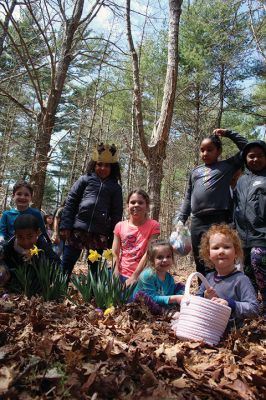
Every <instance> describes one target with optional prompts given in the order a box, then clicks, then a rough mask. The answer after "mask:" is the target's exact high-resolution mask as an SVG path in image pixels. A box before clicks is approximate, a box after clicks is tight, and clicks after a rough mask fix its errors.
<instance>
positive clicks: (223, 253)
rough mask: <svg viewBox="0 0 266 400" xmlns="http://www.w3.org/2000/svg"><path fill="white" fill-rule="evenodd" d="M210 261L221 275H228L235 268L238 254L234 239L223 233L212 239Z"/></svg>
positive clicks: (213, 236)
mask: <svg viewBox="0 0 266 400" xmlns="http://www.w3.org/2000/svg"><path fill="white" fill-rule="evenodd" d="M209 244H210V256H209V257H210V261H211V262H212V263H213V264H214V267H215V269H216V271H217V272H218V274H219V275H228V274H230V272H232V271H233V270H234V268H235V258H236V252H235V247H234V244H233V242H232V239H231V238H230V237H228V236H225V235H223V234H222V233H215V234H214V235H212V236H211V237H210V243H209Z"/></svg>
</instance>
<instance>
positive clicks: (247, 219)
mask: <svg viewBox="0 0 266 400" xmlns="http://www.w3.org/2000/svg"><path fill="white" fill-rule="evenodd" d="M253 146H259V147H261V148H262V149H263V151H264V153H265V155H266V143H265V142H264V141H262V140H256V141H253V142H249V143H248V144H247V145H246V146H245V147H244V149H243V153H242V157H243V160H244V161H245V163H246V155H247V152H248V150H249V149H250V148H251V147H253ZM234 203H235V210H234V220H235V225H236V229H237V231H238V233H239V235H240V237H241V239H242V241H243V246H244V247H245V248H251V247H266V168H263V169H262V170H261V171H256V173H255V172H252V171H250V170H248V171H247V173H246V174H245V175H243V176H241V177H240V178H239V180H238V182H237V185H236V188H235V193H234Z"/></svg>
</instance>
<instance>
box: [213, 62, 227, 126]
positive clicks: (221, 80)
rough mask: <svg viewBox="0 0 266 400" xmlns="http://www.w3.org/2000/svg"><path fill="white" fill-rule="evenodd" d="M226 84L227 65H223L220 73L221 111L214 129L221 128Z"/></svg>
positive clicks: (219, 110)
mask: <svg viewBox="0 0 266 400" xmlns="http://www.w3.org/2000/svg"><path fill="white" fill-rule="evenodd" d="M224 84H225V65H224V64H222V65H221V71H220V82H219V109H218V115H217V118H216V125H215V127H214V129H215V128H220V127H221V121H222V116H223V112H224Z"/></svg>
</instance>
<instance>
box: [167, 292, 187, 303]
mask: <svg viewBox="0 0 266 400" xmlns="http://www.w3.org/2000/svg"><path fill="white" fill-rule="evenodd" d="M183 297H184V296H183V295H180V294H174V295H173V296H170V298H169V304H180V303H181V300H182V298H183Z"/></svg>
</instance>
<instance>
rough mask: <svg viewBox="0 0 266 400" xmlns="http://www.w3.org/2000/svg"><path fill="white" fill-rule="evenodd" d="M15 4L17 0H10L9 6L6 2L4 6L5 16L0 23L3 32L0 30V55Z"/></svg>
mask: <svg viewBox="0 0 266 400" xmlns="http://www.w3.org/2000/svg"><path fill="white" fill-rule="evenodd" d="M16 4H17V0H12V2H11V5H10V7H8V3H7V6H6V7H7V10H6V11H7V12H6V16H5V19H4V22H3V23H1V25H2V29H3V32H2V35H1V36H0V56H1V54H2V53H3V50H4V42H5V38H6V36H7V30H8V25H9V21H10V19H11V18H12V14H13V11H14V9H15V6H16ZM2 7H3V8H6V7H5V6H4V5H2Z"/></svg>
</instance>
